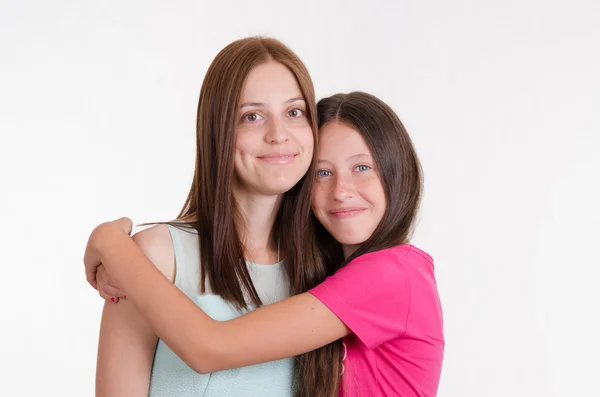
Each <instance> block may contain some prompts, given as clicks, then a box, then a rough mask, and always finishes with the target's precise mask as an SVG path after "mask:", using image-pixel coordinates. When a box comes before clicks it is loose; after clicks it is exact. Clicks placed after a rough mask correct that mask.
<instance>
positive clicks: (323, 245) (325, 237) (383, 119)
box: [312, 92, 423, 390]
mask: <svg viewBox="0 0 600 397" xmlns="http://www.w3.org/2000/svg"><path fill="white" fill-rule="evenodd" d="M317 114H318V127H319V129H320V128H322V127H323V126H324V125H325V124H327V123H329V122H332V121H337V122H340V123H345V124H346V125H348V126H350V127H352V128H353V129H354V130H356V131H357V132H358V133H359V134H360V135H361V136H362V137H363V139H364V140H365V142H366V144H367V146H368V147H369V150H370V151H371V154H372V155H373V159H374V161H375V164H376V165H377V170H378V173H379V177H380V178H381V181H382V184H383V186H384V191H385V196H386V204H387V205H386V210H385V213H384V215H383V218H382V219H381V222H380V223H379V225H378V226H377V228H376V229H375V231H374V232H373V234H372V235H371V237H370V238H369V239H368V240H367V241H366V242H364V243H363V244H362V245H361V246H360V247H359V248H358V249H357V250H356V251H355V252H354V253H353V254H352V255H351V256H350V257H349V258H346V259H344V255H343V252H342V246H341V244H339V243H338V242H337V241H336V240H335V239H334V238H333V236H332V235H331V234H330V233H329V232H328V231H327V230H326V229H325V228H324V227H323V225H321V223H320V222H319V221H318V220H317V219H316V217H314V215H313V216H312V220H313V225H314V228H315V235H316V237H317V244H318V247H319V250H320V252H321V255H322V258H323V262H324V264H325V267H326V271H327V273H328V274H329V275H331V274H333V273H335V272H336V271H337V270H338V269H340V268H341V267H343V266H345V265H346V264H347V263H349V262H350V261H352V260H353V259H354V258H356V257H358V256H360V255H363V254H366V253H368V252H373V251H379V250H382V249H386V248H391V247H393V246H395V245H398V244H401V243H406V242H408V239H409V237H410V234H411V232H412V228H413V225H414V222H415V219H416V216H417V212H418V210H419V203H420V199H421V194H422V186H423V181H422V179H423V176H422V175H423V173H422V171H421V164H420V162H419V159H418V157H417V154H416V152H415V149H414V146H413V143H412V141H411V139H410V137H409V135H408V133H407V132H406V129H405V128H404V125H402V122H401V121H400V119H399V118H398V116H397V115H396V113H394V111H393V110H392V109H391V108H390V107H389V106H388V105H386V104H385V103H384V102H383V101H381V100H380V99H378V98H376V97H375V96H373V95H370V94H367V93H364V92H351V93H349V94H336V95H333V96H330V97H328V98H323V99H321V100H320V101H319V103H317ZM340 144H342V142H340ZM326 348H327V349H328V350H327V353H328V354H329V355H330V360H331V361H332V364H333V365H334V366H335V367H336V371H337V370H339V368H340V366H341V365H340V364H341V340H338V341H336V342H333V343H331V344H330V345H328V346H326ZM338 373H339V372H338ZM338 388H339V377H338V378H335V377H334V378H332V379H331V385H330V390H332V389H333V390H337V389H338Z"/></svg>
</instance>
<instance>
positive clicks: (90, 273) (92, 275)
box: [85, 267, 98, 290]
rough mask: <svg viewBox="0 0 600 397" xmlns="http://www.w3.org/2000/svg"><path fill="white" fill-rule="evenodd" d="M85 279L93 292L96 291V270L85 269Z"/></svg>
mask: <svg viewBox="0 0 600 397" xmlns="http://www.w3.org/2000/svg"><path fill="white" fill-rule="evenodd" d="M85 278H86V279H87V282H88V283H90V285H91V286H92V287H94V289H95V290H98V281H97V280H96V269H95V268H94V269H89V268H87V267H86V268H85Z"/></svg>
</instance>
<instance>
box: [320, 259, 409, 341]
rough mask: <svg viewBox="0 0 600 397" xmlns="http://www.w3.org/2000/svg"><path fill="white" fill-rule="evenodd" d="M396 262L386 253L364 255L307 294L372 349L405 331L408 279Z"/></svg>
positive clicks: (407, 275)
mask: <svg viewBox="0 0 600 397" xmlns="http://www.w3.org/2000/svg"><path fill="white" fill-rule="evenodd" d="M398 259H399V258H398V257H397V256H396V255H393V254H389V253H386V252H385V251H379V252H374V253H370V254H366V255H363V256H361V257H359V258H357V259H355V260H354V261H352V262H350V263H349V264H348V265H346V266H345V267H343V268H342V269H340V270H338V271H337V272H336V273H335V274H333V275H332V276H330V277H328V278H327V279H326V280H325V281H324V282H323V283H321V284H319V285H318V286H317V287H315V288H313V289H312V290H310V291H309V292H310V293H311V294H313V295H314V296H315V297H316V298H317V299H319V300H320V301H321V302H322V303H323V304H324V305H326V306H327V307H328V308H329V309H330V310H331V311H332V312H333V313H334V314H335V315H336V316H337V317H338V318H339V319H340V320H342V321H343V322H344V324H346V326H348V328H350V329H351V330H352V332H353V333H354V334H356V336H357V337H358V338H359V339H360V340H361V341H362V342H363V343H364V344H365V345H366V346H367V348H369V349H374V348H376V347H378V346H379V345H381V344H382V343H384V342H386V341H388V340H391V339H394V338H397V337H399V336H402V335H403V334H404V333H405V332H406V327H407V320H408V315H409V312H410V305H411V291H410V278H409V274H408V272H406V271H405V270H404V268H405V267H404V265H403V263H402V261H399V260H398Z"/></svg>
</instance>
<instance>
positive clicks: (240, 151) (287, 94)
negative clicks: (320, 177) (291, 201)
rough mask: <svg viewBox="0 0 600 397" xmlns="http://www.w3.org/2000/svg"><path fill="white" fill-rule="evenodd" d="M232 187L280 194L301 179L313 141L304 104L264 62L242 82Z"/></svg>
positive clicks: (275, 67) (290, 83)
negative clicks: (234, 183) (233, 183)
mask: <svg viewBox="0 0 600 397" xmlns="http://www.w3.org/2000/svg"><path fill="white" fill-rule="evenodd" d="M237 112H238V113H237V122H236V131H235V133H236V138H235V153H234V167H235V174H236V188H237V189H240V190H242V191H246V192H249V193H254V194H262V195H280V194H283V193H285V192H287V191H288V190H290V189H291V188H292V187H293V186H294V185H295V184H296V183H298V181H300V179H302V177H303V176H304V175H305V174H306V172H307V170H308V168H309V166H310V163H311V160H312V155H313V148H314V138H313V131H312V129H311V125H310V123H309V121H308V119H307V117H306V103H305V101H304V98H303V96H302V92H301V91H300V86H299V85H298V82H297V81H296V78H295V77H294V75H293V74H292V72H290V70H289V69H288V68H286V67H285V66H283V65H282V64H280V63H277V62H274V61H270V62H267V63H263V64H261V65H259V66H257V67H255V68H254V69H253V70H252V71H251V72H250V73H249V74H248V77H247V78H246V82H245V83H244V87H243V88H242V93H241V96H240V101H239V107H238V110H237Z"/></svg>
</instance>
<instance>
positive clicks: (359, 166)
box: [356, 165, 371, 172]
mask: <svg viewBox="0 0 600 397" xmlns="http://www.w3.org/2000/svg"><path fill="white" fill-rule="evenodd" d="M370 169H371V167H369V166H368V165H357V166H356V170H357V171H359V172H364V171H368V170H370Z"/></svg>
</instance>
